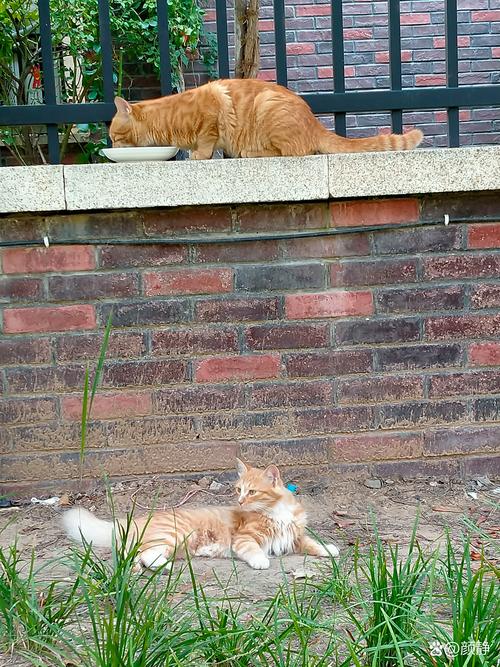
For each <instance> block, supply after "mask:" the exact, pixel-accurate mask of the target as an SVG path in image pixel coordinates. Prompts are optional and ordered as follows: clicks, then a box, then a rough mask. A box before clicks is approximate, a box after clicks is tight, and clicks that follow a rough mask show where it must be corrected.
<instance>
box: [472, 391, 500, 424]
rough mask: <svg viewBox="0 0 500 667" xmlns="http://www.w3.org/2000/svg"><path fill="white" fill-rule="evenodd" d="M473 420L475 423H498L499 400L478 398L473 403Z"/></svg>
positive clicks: (499, 413)
mask: <svg viewBox="0 0 500 667" xmlns="http://www.w3.org/2000/svg"><path fill="white" fill-rule="evenodd" d="M473 409H474V420H475V421H477V422H500V398H498V397H494V398H478V399H477V400H476V401H474V403H473Z"/></svg>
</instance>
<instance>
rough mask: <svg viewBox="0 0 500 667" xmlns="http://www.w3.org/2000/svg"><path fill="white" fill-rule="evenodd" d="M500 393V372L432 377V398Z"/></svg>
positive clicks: (430, 391)
mask: <svg viewBox="0 0 500 667" xmlns="http://www.w3.org/2000/svg"><path fill="white" fill-rule="evenodd" d="M498 392H500V370H493V371H481V372H479V373H450V374H448V375H436V376H434V377H431V379H430V385H429V396H430V397H441V396H443V397H446V396H468V395H474V394H491V393H495V394H496V393H498Z"/></svg>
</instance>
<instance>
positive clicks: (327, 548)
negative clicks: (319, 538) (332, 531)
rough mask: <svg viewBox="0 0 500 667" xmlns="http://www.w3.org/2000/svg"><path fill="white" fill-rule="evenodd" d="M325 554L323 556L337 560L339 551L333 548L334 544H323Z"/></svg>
mask: <svg viewBox="0 0 500 667" xmlns="http://www.w3.org/2000/svg"><path fill="white" fill-rule="evenodd" d="M324 548H325V551H326V554H325V556H330V557H331V558H337V556H339V554H340V551H339V550H338V547H336V546H335V544H325V545H324Z"/></svg>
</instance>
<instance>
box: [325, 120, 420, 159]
mask: <svg viewBox="0 0 500 667" xmlns="http://www.w3.org/2000/svg"><path fill="white" fill-rule="evenodd" d="M318 135H319V136H318V140H317V147H316V151H317V152H318V153H363V152H365V151H366V152H368V151H405V150H410V149H412V148H416V147H417V146H418V145H419V143H420V142H421V141H422V139H423V138H424V135H423V133H422V132H421V131H420V130H411V131H410V132H407V133H406V134H378V135H377V136H375V137H367V138H364V139H346V138H345V137H339V136H338V135H337V134H334V133H333V132H329V131H328V130H327V129H326V128H324V127H323V126H322V127H321V129H320V130H319V133H318Z"/></svg>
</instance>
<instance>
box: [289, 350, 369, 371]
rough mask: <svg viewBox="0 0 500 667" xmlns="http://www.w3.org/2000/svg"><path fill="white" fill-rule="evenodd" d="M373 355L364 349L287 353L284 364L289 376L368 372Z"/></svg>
mask: <svg viewBox="0 0 500 667" xmlns="http://www.w3.org/2000/svg"><path fill="white" fill-rule="evenodd" d="M372 357H373V355H372V353H371V352H365V351H359V352H358V351H354V350H353V351H351V350H349V351H336V350H329V351H327V352H311V353H302V354H289V355H287V356H286V359H285V365H286V370H287V374H288V375H289V376H290V377H321V376H326V377H330V376H332V377H335V376H337V375H350V374H352V373H368V372H370V371H371V370H372V367H373V359H372Z"/></svg>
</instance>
